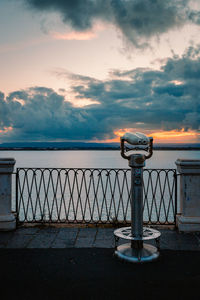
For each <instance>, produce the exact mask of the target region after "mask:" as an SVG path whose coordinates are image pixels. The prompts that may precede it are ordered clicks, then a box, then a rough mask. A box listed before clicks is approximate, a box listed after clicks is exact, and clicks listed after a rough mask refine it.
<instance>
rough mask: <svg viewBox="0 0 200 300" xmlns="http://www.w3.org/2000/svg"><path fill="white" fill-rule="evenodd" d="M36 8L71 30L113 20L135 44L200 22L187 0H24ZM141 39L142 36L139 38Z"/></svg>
mask: <svg viewBox="0 0 200 300" xmlns="http://www.w3.org/2000/svg"><path fill="white" fill-rule="evenodd" d="M23 1H24V2H25V3H26V4H28V7H29V8H31V9H35V10H38V11H47V12H48V11H49V12H50V11H54V12H58V13H59V14H60V15H61V16H62V20H63V22H64V23H66V24H69V25H70V26H71V27H72V28H73V29H75V30H79V31H84V30H88V29H89V28H91V27H92V24H93V22H94V21H96V20H102V21H106V22H108V23H112V24H114V25H115V26H117V28H118V29H119V30H120V31H121V32H122V33H123V35H124V36H125V37H126V38H127V39H128V40H129V41H131V42H132V43H133V44H134V45H135V46H137V47H142V46H145V45H146V42H147V41H148V39H149V38H150V37H152V36H158V35H159V34H161V33H164V32H167V31H168V30H170V29H171V28H175V27H177V26H180V25H182V24H184V23H187V22H192V23H196V24H200V21H199V20H200V17H199V15H200V12H199V11H194V10H192V9H190V8H189V4H188V3H189V1H188V0H165V1H163V0H106V1H105V0H84V1H83V0H57V1H54V0H23ZM140 38H143V39H145V41H144V40H143V41H141V40H140Z"/></svg>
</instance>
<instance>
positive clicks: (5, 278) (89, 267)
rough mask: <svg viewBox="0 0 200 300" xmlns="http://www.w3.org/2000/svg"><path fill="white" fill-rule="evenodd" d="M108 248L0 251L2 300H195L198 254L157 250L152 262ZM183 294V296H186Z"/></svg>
mask: <svg viewBox="0 0 200 300" xmlns="http://www.w3.org/2000/svg"><path fill="white" fill-rule="evenodd" d="M113 253H114V251H113V249H103V248H101V249H100V248H84V249H83V248H82V249H74V248H72V249H70V248H68V249H0V283H1V294H2V295H5V297H2V299H12V297H14V299H27V300H28V299H126V298H127V299H195V298H196V297H197V298H198V297H199V295H200V292H199V290H200V253H199V252H192V251H191V252H190V251H170V250H163V251H161V255H160V257H159V259H158V260H157V261H155V262H151V263H144V264H139V265H138V264H131V263H126V262H123V261H120V260H119V259H117V258H116V257H115V256H114V255H113ZM188 294H189V296H188Z"/></svg>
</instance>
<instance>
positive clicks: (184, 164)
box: [176, 159, 200, 232]
mask: <svg viewBox="0 0 200 300" xmlns="http://www.w3.org/2000/svg"><path fill="white" fill-rule="evenodd" d="M176 165H177V170H178V173H179V174H180V215H177V225H178V229H179V231H187V232H192V231H193V232H194V231H200V160H195V159H178V160H177V161H176Z"/></svg>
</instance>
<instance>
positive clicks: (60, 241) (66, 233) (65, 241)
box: [51, 228, 79, 248]
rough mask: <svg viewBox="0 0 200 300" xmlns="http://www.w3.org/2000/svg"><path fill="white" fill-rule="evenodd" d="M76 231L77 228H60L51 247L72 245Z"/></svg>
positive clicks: (70, 246) (69, 246)
mask: <svg viewBox="0 0 200 300" xmlns="http://www.w3.org/2000/svg"><path fill="white" fill-rule="evenodd" d="M78 231H79V230H78V228H60V230H59V232H58V234H57V236H56V238H55V240H54V241H53V243H52V245H51V247H52V248H72V247H74V244H75V241H76V238H77V234H78Z"/></svg>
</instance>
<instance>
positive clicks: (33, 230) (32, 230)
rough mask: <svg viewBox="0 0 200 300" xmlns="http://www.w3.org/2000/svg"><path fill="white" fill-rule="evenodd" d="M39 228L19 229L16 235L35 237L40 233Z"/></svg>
mask: <svg viewBox="0 0 200 300" xmlns="http://www.w3.org/2000/svg"><path fill="white" fill-rule="evenodd" d="M39 230H40V229H39V228H38V227H23V228H18V229H17V231H16V233H17V234H25V235H33V234H36V233H37V232H39Z"/></svg>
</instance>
